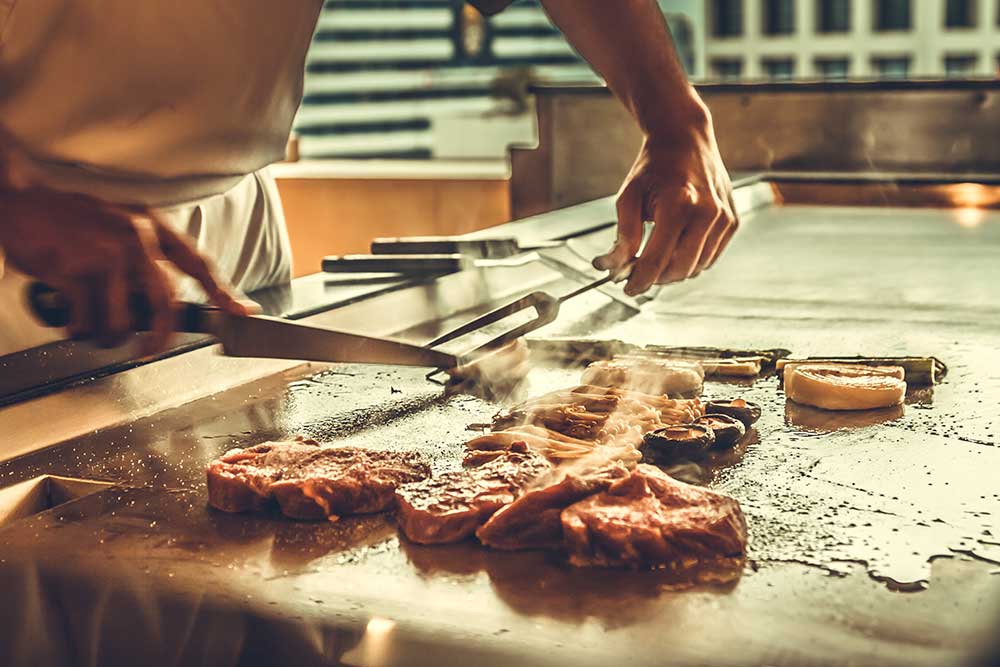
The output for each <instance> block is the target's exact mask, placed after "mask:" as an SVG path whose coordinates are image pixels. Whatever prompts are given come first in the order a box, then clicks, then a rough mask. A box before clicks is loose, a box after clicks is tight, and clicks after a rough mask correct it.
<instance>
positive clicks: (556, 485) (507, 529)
mask: <svg viewBox="0 0 1000 667" xmlns="http://www.w3.org/2000/svg"><path fill="white" fill-rule="evenodd" d="M624 477H628V469H627V468H626V467H625V466H624V465H622V464H621V463H618V462H615V463H610V464H605V465H602V466H601V467H598V468H590V469H576V470H569V471H566V470H555V471H553V472H552V473H551V474H550V475H549V476H547V477H545V478H543V479H540V480H538V481H537V482H536V483H535V484H536V486H535V488H533V489H531V490H529V491H527V492H526V493H525V494H524V495H522V496H521V497H520V498H518V499H517V500H515V501H514V502H513V503H511V504H510V505H507V506H506V507H504V508H502V509H500V510H499V511H497V512H496V514H494V515H493V516H492V517H490V520H489V521H487V522H486V523H485V524H483V526H482V527H481V528H480V529H479V530H477V531H476V537H478V538H479V541H480V542H482V543H483V544H485V545H486V546H488V547H493V548H495V549H505V550H516V549H542V548H547V547H558V546H560V545H561V544H562V524H561V523H560V519H559V515H560V514H561V512H562V511H563V509H565V508H566V507H568V506H570V505H572V504H573V503H575V502H577V501H578V500H581V499H583V498H586V497H587V496H589V495H591V494H593V493H597V492H598V491H601V490H603V489H606V488H608V487H609V486H610V485H611V484H612V483H613V482H614V481H615V480H617V479H622V478H624Z"/></svg>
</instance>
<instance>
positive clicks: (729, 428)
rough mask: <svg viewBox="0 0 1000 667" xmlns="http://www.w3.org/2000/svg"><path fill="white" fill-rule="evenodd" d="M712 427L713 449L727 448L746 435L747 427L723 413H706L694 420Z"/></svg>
mask: <svg viewBox="0 0 1000 667" xmlns="http://www.w3.org/2000/svg"><path fill="white" fill-rule="evenodd" d="M695 424H701V425H702V426H707V427H708V428H710V429H712V433H714V434H715V444H714V445H713V448H714V449H729V448H730V447H733V446H735V445H736V443H737V442H739V441H740V439H741V438H742V437H743V436H744V435H746V432H747V429H746V426H744V425H743V422H741V421H740V420H739V419H736V418H735V417H730V416H729V415H723V414H707V415H705V416H704V417H701V418H700V419H697V420H696V421H695Z"/></svg>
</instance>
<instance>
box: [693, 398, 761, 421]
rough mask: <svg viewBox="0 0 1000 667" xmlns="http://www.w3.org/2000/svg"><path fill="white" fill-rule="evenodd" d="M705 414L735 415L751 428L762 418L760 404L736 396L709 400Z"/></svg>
mask: <svg viewBox="0 0 1000 667" xmlns="http://www.w3.org/2000/svg"><path fill="white" fill-rule="evenodd" d="M705 414H716V415H727V416H729V417H735V418H736V419H739V420H740V421H741V422H743V426H745V427H746V428H750V427H751V426H753V424H754V422H756V421H757V420H758V419H760V406H759V405H757V404H756V403H751V402H750V401H744V400H743V399H742V398H734V399H733V400H731V401H709V402H708V405H706V406H705Z"/></svg>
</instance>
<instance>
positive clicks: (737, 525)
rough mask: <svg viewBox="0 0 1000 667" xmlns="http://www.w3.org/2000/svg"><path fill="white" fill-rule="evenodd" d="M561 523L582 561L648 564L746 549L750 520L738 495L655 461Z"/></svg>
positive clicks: (568, 512)
mask: <svg viewBox="0 0 1000 667" xmlns="http://www.w3.org/2000/svg"><path fill="white" fill-rule="evenodd" d="M560 521H561V524H562V534H563V537H564V539H565V544H566V546H567V548H568V550H569V557H570V563H572V564H573V565H577V566H588V565H599V566H629V567H644V568H645V567H657V566H663V565H668V564H682V563H688V562H691V561H698V562H707V561H717V560H720V559H726V558H740V557H742V556H743V555H744V554H745V553H746V546H747V530H746V521H745V519H744V517H743V512H742V510H741V509H740V506H739V503H738V502H737V501H736V500H735V499H733V498H731V497H729V496H727V495H724V494H722V493H718V492H715V491H710V490H708V489H705V488H702V487H698V486H692V485H690V484H685V483H683V482H680V481H677V480H675V479H673V478H672V477H669V476H668V475H666V474H665V473H663V472H662V471H660V469H659V468H655V467H653V466H649V465H639V466H637V467H636V469H635V470H634V471H633V472H632V473H631V474H630V475H629V476H628V477H626V478H624V479H621V480H619V481H616V482H615V483H614V484H612V485H611V486H610V487H608V489H607V490H606V491H604V492H602V493H598V494H596V495H592V496H591V497H589V498H586V499H585V500H581V501H579V502H577V503H575V504H573V505H571V506H569V507H567V508H566V509H565V510H564V511H563V512H562V514H561V516H560ZM487 525H489V524H487Z"/></svg>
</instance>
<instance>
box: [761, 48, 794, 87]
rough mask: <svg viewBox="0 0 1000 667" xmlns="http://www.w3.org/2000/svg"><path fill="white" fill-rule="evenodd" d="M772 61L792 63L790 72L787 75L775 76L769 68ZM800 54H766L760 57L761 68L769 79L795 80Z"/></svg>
mask: <svg viewBox="0 0 1000 667" xmlns="http://www.w3.org/2000/svg"><path fill="white" fill-rule="evenodd" d="M771 63H791V69H790V70H789V72H788V76H787V77H775V76H773V75H772V74H771V73H770V72H769V71H767V70H768V65H769V64H771ZM798 64H799V63H798V56H796V55H793V54H789V55H766V56H761V58H760V69H761V71H762V72H763V73H764V76H765V77H767V80H768V81H794V80H795V71H796V70H797V69H798Z"/></svg>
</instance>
